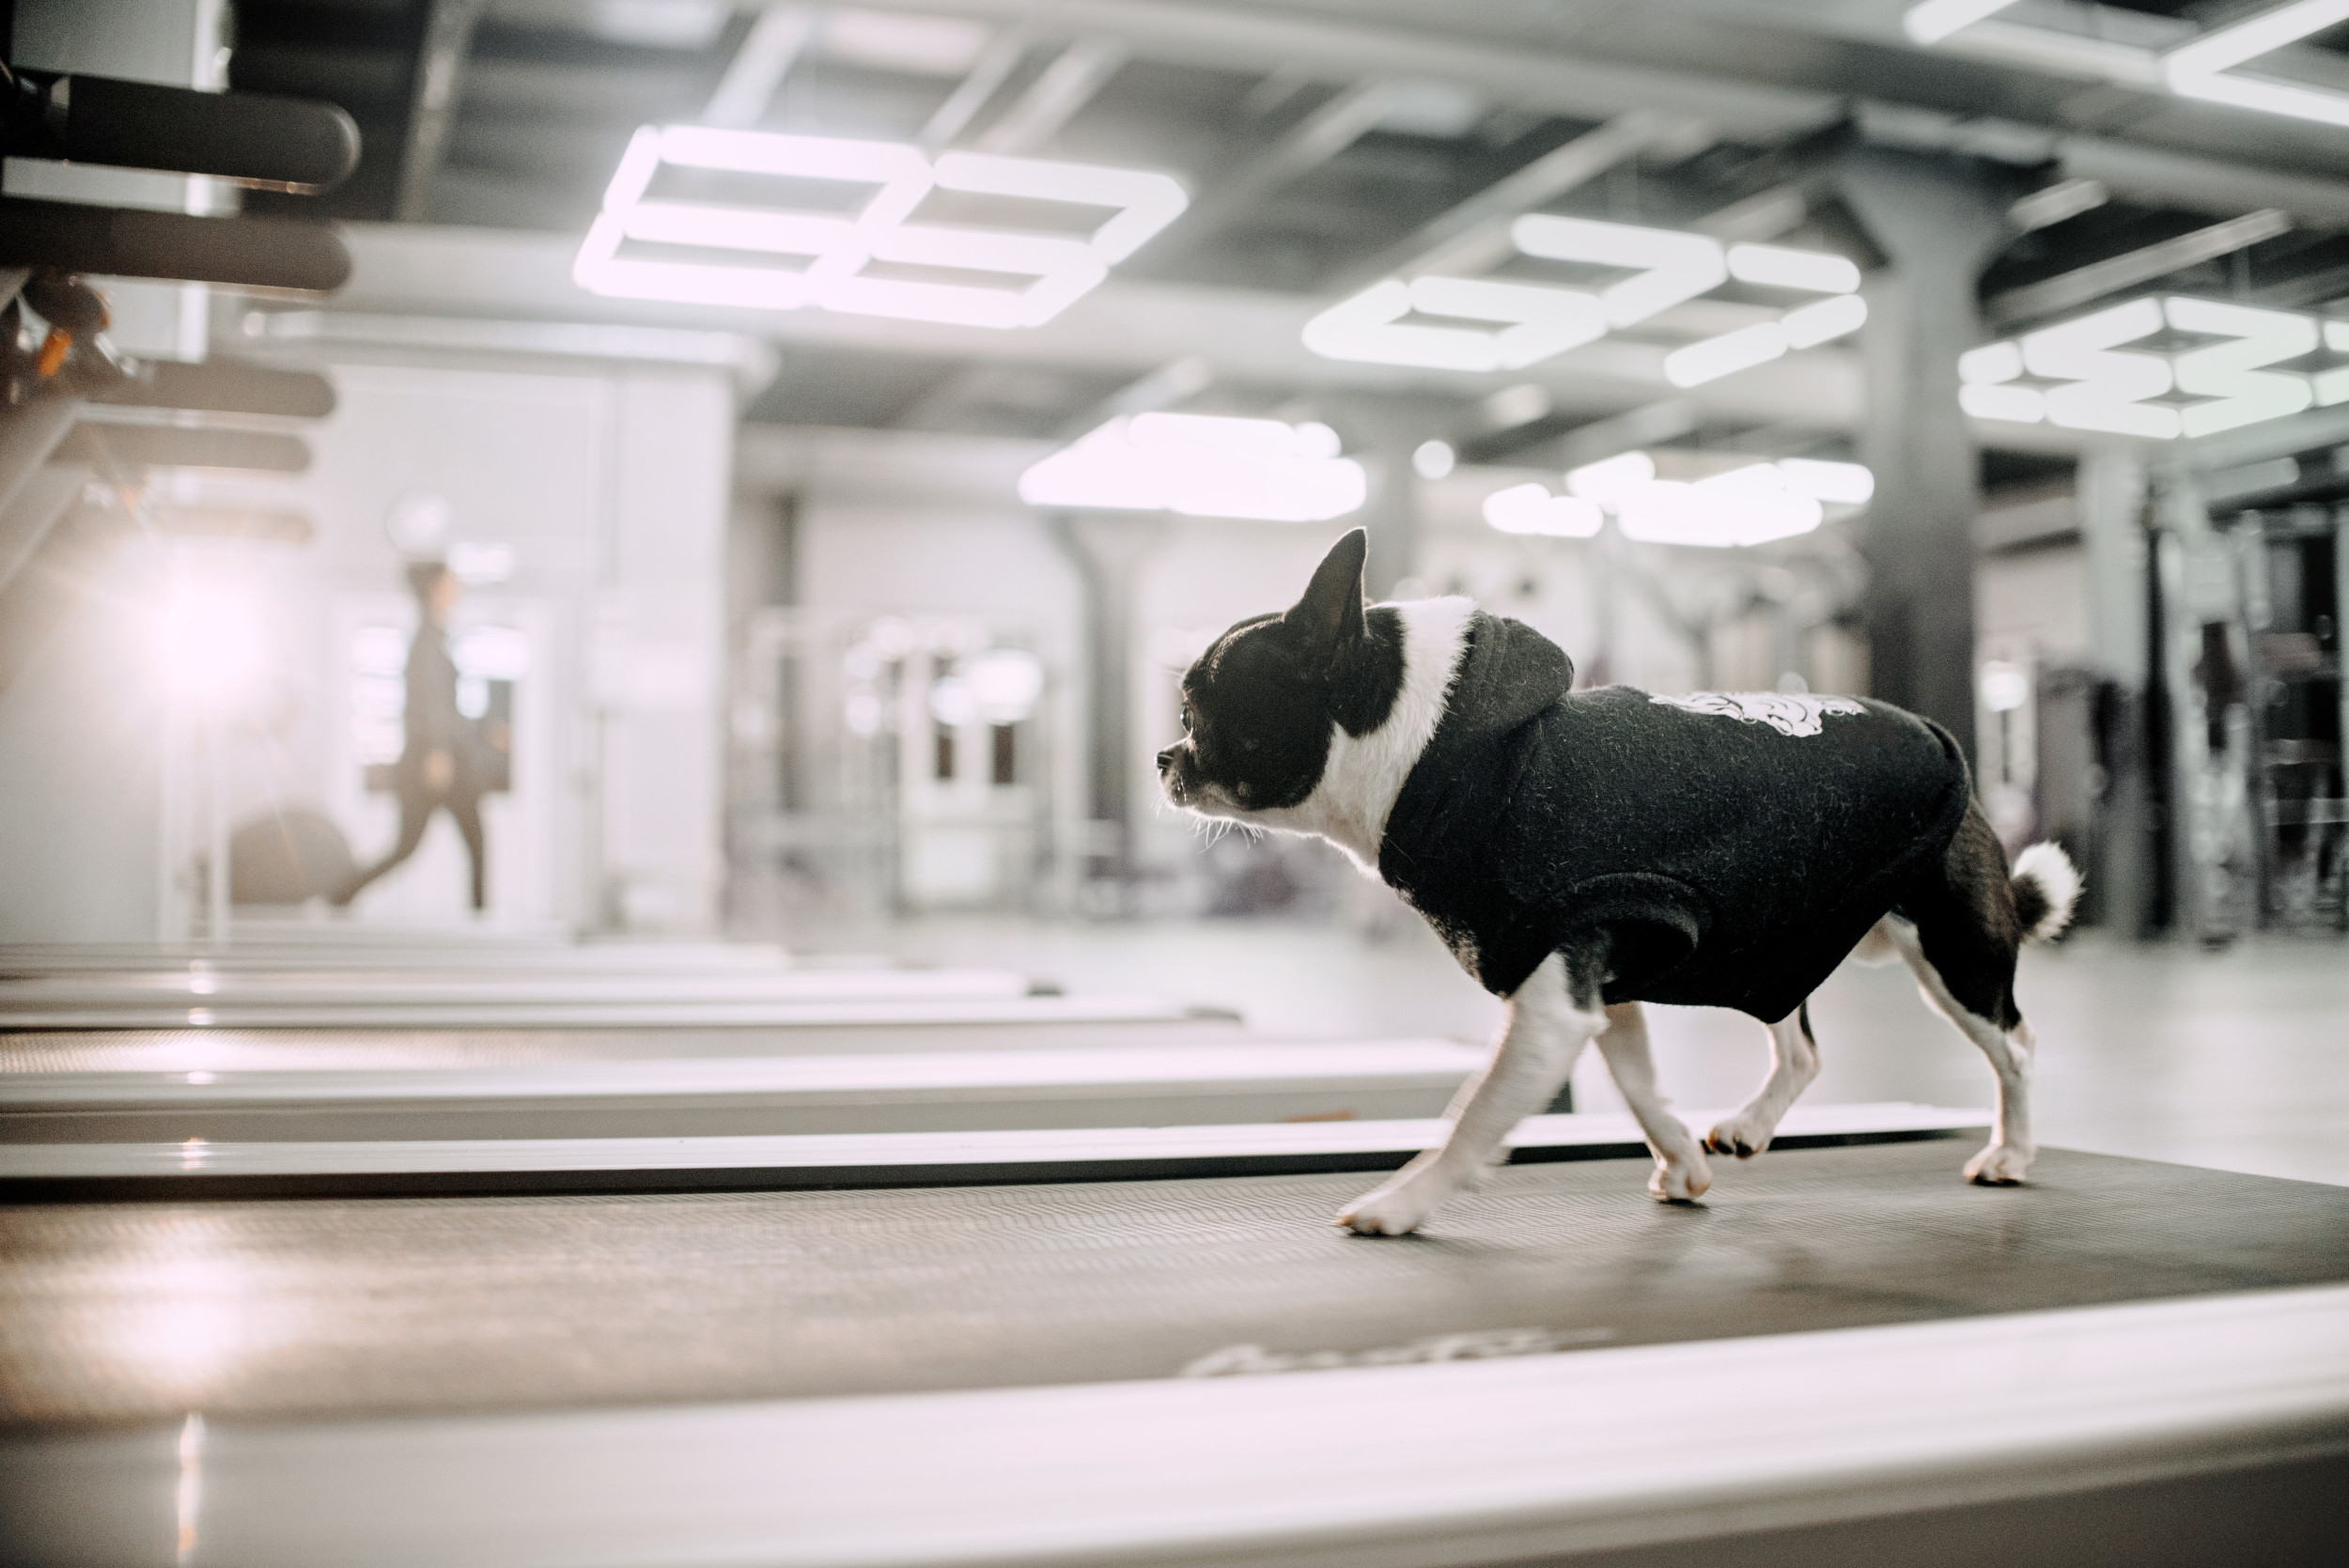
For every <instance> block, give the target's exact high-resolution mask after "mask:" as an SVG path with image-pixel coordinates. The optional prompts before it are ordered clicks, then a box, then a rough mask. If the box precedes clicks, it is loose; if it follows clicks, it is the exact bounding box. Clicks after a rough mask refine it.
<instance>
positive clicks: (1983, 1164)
mask: <svg viewBox="0 0 2349 1568" xmlns="http://www.w3.org/2000/svg"><path fill="white" fill-rule="evenodd" d="M1939 869H1940V873H1941V874H1940V875H1939V876H1937V877H1928V878H1927V879H1926V881H1925V882H1924V883H1923V884H1922V885H1921V886H1920V887H1918V888H1916V889H1913V890H1911V892H1910V893H1909V894H1908V895H1907V896H1905V897H1904V898H1903V899H1902V900H1901V902H1900V905H1899V906H1898V908H1895V910H1894V911H1893V912H1894V914H1895V915H1896V916H1899V917H1902V918H1898V919H1894V920H1891V921H1890V922H1888V923H1887V925H1888V927H1889V929H1890V933H1891V936H1892V940H1893V942H1894V944H1895V945H1896V946H1898V947H1899V949H1900V953H1901V956H1902V957H1903V958H1904V959H1906V960H1907V963H1908V967H1909V969H1910V970H1911V971H1913V972H1914V973H1915V974H1916V976H1917V985H1918V987H1919V989H1921V990H1922V991H1923V992H1924V997H1925V1001H1926V1002H1927V1004H1929V1005H1930V1006H1931V1007H1932V1008H1933V1010H1934V1011H1935V1012H1937V1013H1938V1014H1940V1015H1941V1016H1942V1017H1945V1018H1947V1019H1949V1020H1950V1022H1951V1023H1952V1024H1954V1025H1956V1026H1957V1031H1958V1032H1959V1033H1961V1034H1963V1035H1965V1036H1966V1038H1967V1039H1968V1040H1971V1041H1972V1042H1973V1043H1974V1045H1975V1047H1976V1048H1979V1049H1980V1050H1981V1052H1982V1054H1983V1056H1984V1057H1986V1058H1988V1059H1989V1062H1990V1070H1991V1072H1992V1073H1993V1074H1994V1075H1995V1076H1996V1077H1997V1079H1998V1082H1999V1098H1998V1110H1997V1111H1996V1113H1995V1115H1994V1118H1993V1121H1992V1125H1991V1132H1990V1142H1989V1144H1988V1146H1987V1147H1985V1148H1983V1151H1982V1152H1981V1153H1980V1154H1978V1155H1976V1156H1974V1157H1973V1158H1972V1159H1970V1160H1968V1161H1967V1162H1966V1179H1967V1180H1968V1181H1970V1182H1979V1183H1981V1184H1982V1185H1983V1186H1985V1187H2006V1186H2012V1185H2014V1184H2015V1183H2017V1182H2020V1181H2021V1180H2022V1179H2023V1177H2024V1174H2025V1173H2026V1172H2029V1171H2030V1162H2031V1157H2032V1156H2033V1155H2035V1154H2037V1153H2038V1146H2037V1145H2036V1144H2035V1143H2033V1142H2032V1141H2031V1132H2030V1078H2031V1057H2032V1054H2033V1051H2034V1042H2033V1040H2032V1037H2031V1031H2030V1025H2029V1024H2027V1023H2025V1022H2024V1021H2023V1015H2022V1013H2021V1011H2020V1010H2019V1009H2018V1008H2016V1006H2015V949H2016V948H2017V947H2019V946H2020V945H2021V942H2022V939H2023V932H2022V928H2021V924H2020V922H2019V921H2018V919H2017V917H2016V909H2015V893H2014V889H2013V887H2012V885H2011V883H2010V881H2009V877H2008V873H2007V866H2006V854H2005V851H2003V850H2002V849H2000V848H1999V841H1998V839H1997V838H1996V837H1995V836H1993V835H1992V833H1991V831H1990V824H1989V822H1988V821H1987V820H1986V819H1985V818H1984V817H1983V815H1982V808H1981V806H1979V805H1976V806H1975V807H1974V808H1973V809H1972V810H1971V811H1969V812H1968V814H1967V816H1966V820H1965V821H1964V823H1962V824H1961V825H1960V826H1959V828H1958V831H1957V836H1956V837H1955V838H1954V839H1952V841H1951V843H1950V847H1949V851H1948V853H1947V854H1946V855H1944V856H1943V857H1942V864H1941V867H1940V868H1939Z"/></svg>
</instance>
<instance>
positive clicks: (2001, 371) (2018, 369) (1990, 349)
mask: <svg viewBox="0 0 2349 1568" xmlns="http://www.w3.org/2000/svg"><path fill="white" fill-rule="evenodd" d="M2022 373H2023V347H2022V345H2021V344H2019V343H1985V344H1983V346H1982V347H1981V348H1979V349H1967V350H1966V351H1965V352H1964V353H1962V354H1960V355H1958V356H1957V379H1958V380H1961V381H1964V382H1965V383H1967V384H1968V386H1972V385H1975V384H1977V383H1983V384H1987V383H1993V382H1998V381H2011V380H2015V377H2017V376H2020V375H2021V374H2022Z"/></svg>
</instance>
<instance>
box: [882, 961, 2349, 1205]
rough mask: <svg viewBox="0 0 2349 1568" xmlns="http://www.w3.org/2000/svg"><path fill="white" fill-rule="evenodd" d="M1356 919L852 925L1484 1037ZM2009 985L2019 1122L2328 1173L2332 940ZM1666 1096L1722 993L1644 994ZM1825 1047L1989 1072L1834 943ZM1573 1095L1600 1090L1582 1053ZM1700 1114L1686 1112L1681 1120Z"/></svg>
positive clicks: (1290, 1009) (1683, 1086)
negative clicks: (2015, 1004) (1712, 998)
mask: <svg viewBox="0 0 2349 1568" xmlns="http://www.w3.org/2000/svg"><path fill="white" fill-rule="evenodd" d="M1382 924H1387V929H1386V930H1385V931H1384V932H1383V933H1382V934H1381V935H1380V936H1378V937H1377V938H1375V939H1374V938H1365V937H1363V936H1361V935H1360V934H1358V933H1357V932H1355V931H1351V930H1347V929H1343V928H1340V927H1335V926H1312V925H1301V924H1297V925H1292V924H1279V923H1274V922H1256V921H1232V922H1226V923H1219V922H1205V923H1197V922H1186V923H1181V924H1155V923H1146V922H1145V923H1133V924H1109V923H1103V924H1083V925H1079V924H1044V923H1024V924H1023V923H1019V922H1010V921H1005V920H1003V919H1001V918H1000V917H997V918H990V919H988V920H987V921H984V922H981V921H975V920H974V921H968V922H964V921H956V920H945V919H931V920H926V921H917V922H913V923H910V924H903V925H899V926H896V927H894V928H893V929H891V930H889V931H886V932H883V933H880V934H879V935H878V936H877V937H876V938H875V939H873V940H872V941H871V942H869V943H865V944H863V945H867V946H872V945H879V946H881V947H885V948H887V949H888V950H889V951H891V952H893V953H894V954H896V955H899V956H900V957H903V958H906V959H909V960H912V961H919V962H926V963H945V964H966V963H968V964H1005V965H1011V966H1014V967H1019V968H1023V969H1025V970H1028V971H1029V972H1032V973H1034V974H1037V975H1039V976H1045V977H1049V978H1051V979H1054V980H1057V981H1059V982H1061V983H1062V984H1063V985H1065V986H1067V987H1068V988H1069V989H1071V990H1089V991H1112V990H1128V991H1149V992H1155V993H1158V994H1160V995H1165V996H1169V997H1174V998H1178V999H1180V1000H1183V1001H1195V1002H1199V1003H1203V1004H1212V1005H1219V1006H1229V1007H1236V1008H1237V1009H1239V1010H1240V1011H1241V1012H1243V1013H1244V1014H1245V1015H1246V1016H1247V1017H1248V1019H1249V1021H1250V1023H1251V1024H1252V1025H1253V1026H1254V1027H1255V1028H1256V1029H1258V1030H1260V1031H1262V1032H1267V1033H1271V1034H1279V1035H1284V1036H1287V1037H1291V1038H1297V1039H1313V1038H1338V1037H1346V1036H1353V1037H1357V1038H1374V1037H1386V1038H1392V1037H1398V1036H1405V1035H1446V1036H1452V1037H1456V1038H1459V1039H1463V1040H1471V1041H1482V1040H1485V1039H1488V1038H1490V1036H1491V1034H1492V1032H1493V1029H1494V1027H1495V1024H1496V1021H1497V1020H1498V1018H1499V1017H1500V1013H1501V1009H1500V1004H1499V1003H1497V1002H1496V1001H1493V1000H1492V999H1491V998H1489V997H1487V996H1486V995H1485V994H1484V993H1483V992H1482V991H1480V990H1478V989H1477V987H1476V986H1474V985H1473V984H1472V983H1471V982H1470V981H1469V980H1468V979H1467V978H1466V977H1465V976H1464V975H1462V973H1461V972H1460V970H1459V969H1458V968H1457V967H1456V966H1455V964H1454V963H1453V961H1452V958H1451V955H1449V954H1447V953H1445V952H1444V950H1443V949H1442V947H1441V946H1440V945H1439V944H1438V943H1437V941H1436V940H1435V939H1434V938H1433V937H1432V936H1431V935H1430V934H1429V933H1428V932H1427V930H1426V929H1425V927H1423V926H1422V925H1420V924H1419V923H1418V922H1417V921H1416V920H1408V921H1405V922H1395V923H1382ZM2015 994H2016V997H2017V1000H2018V1001H2020V1002H2021V1004H2022V1008H2023V1013H2024V1016H2025V1017H2028V1018H2029V1019H2030V1021H2031V1024H2032V1027H2033V1028H2034V1029H2035V1030H2036V1031H2037V1032H2038V1035H2039V1042H2040V1072H2039V1094H2038V1097H2037V1104H2036V1108H2035V1109H2036V1120H2037V1124H2038V1129H2039V1139H2040V1141H2041V1142H2042V1143H2043V1144H2045V1145H2048V1146H2051V1147H2059V1148H2070V1149H2081V1150H2088V1151H2092V1152H2094V1153H2099V1154H2118V1155H2133V1156H2136V1157H2140V1158H2146V1159H2163V1160H2173V1161H2177V1162H2179V1163H2182V1164H2191V1165H2201V1166H2207V1167H2210V1168H2212V1169H2215V1170H2221V1171H2239V1172H2247V1173H2249V1174H2253V1175H2265V1176H2286V1177H2293V1178H2296V1179H2299V1180H2303V1181H2322V1182H2333V1183H2337V1184H2341V1185H2349V1139H2343V1138H2342V1137H2341V1128H2342V1127H2343V1126H2349V1074H2343V1073H2342V1072H2341V1071H2340V1070H2339V1069H2340V1062H2341V1057H2342V1055H2343V1054H2344V1053H2349V1027H2345V1026H2344V1020H2349V951H2344V948H2343V945H2342V944H2341V943H2340V942H2339V941H2335V940H2321V939H2319V940H2309V939H2272V940H2251V941H2245V942H2241V943H2238V944H2237V945H2235V946H2234V947H2232V948H2231V949H2228V950H2227V951H2224V952H2219V953H2206V952H2203V951H2201V950H2200V949H2199V948H2195V947H2192V946H2187V945H2183V944H2180V945H2170V944H2151V945H2139V944H2135V943H2127V942H2117V941H2110V940H2108V939H2104V938H2103V937H2101V936H2100V935H2098V934H2097V933H2095V932H2082V933H2079V934H2078V935H2077V936H2076V937H2074V938H2073V939H2069V940H2067V941H2065V942H2064V943H2063V944H2061V946H2059V947H2055V948H2051V949H2050V948H2033V949H2028V950H2026V951H2025V953H2024V955H2023V966H2022V973H2021V976H2020V977H2019V978H2018V980H2017V981H2016V983H2015ZM1649 1011H1650V1032H1651V1033H1652V1035H1653V1036H1654V1039H1655V1042H1656V1050H1657V1064H1658V1067H1659V1069H1660V1071H1661V1073H1662V1076H1663V1080H1664V1084H1665V1086H1666V1088H1667V1090H1668V1091H1669V1092H1670V1094H1672V1100H1673V1102H1674V1104H1676V1105H1678V1106H1680V1107H1684V1108H1690V1109H1694V1108H1707V1109H1710V1108H1722V1107H1734V1106H1735V1105H1738V1104H1741V1103H1743V1101H1744V1100H1745V1098H1746V1096H1747V1095H1748V1094H1750V1093H1751V1092H1752V1090H1753V1088H1754V1087H1755V1085H1757V1084H1758V1083H1759V1082H1760V1081H1761V1079H1762V1075H1763V1073H1764V1071H1765V1069H1766V1065H1767V1063H1768V1048H1767V1042H1766V1036H1765V1034H1764V1032H1763V1031H1762V1029H1761V1028H1760V1026H1758V1025H1756V1024H1755V1023H1754V1022H1753V1021H1752V1020H1751V1019H1749V1018H1746V1017H1743V1016H1742V1015H1739V1014H1734V1013H1723V1012H1714V1011H1706V1010H1696V1009H1685V1008H1672V1007H1657V1008H1651V1009H1650V1010H1649ZM1812 1025H1813V1027H1814V1029H1815V1030H1816V1032H1817V1034H1818V1038H1819V1049H1820V1054H1821V1056H1822V1057H1823V1058H1824V1061H1825V1065H1824V1067H1823V1070H1822V1071H1821V1073H1820V1075H1819V1079H1818V1081H1817V1082H1816V1083H1814V1084H1813V1085H1812V1087H1811V1090H1810V1092H1809V1094H1807V1095H1806V1096H1805V1099H1806V1101H1807V1102H1808V1103H1811V1104H1828V1103H1833V1102H1837V1101H1869V1100H1915V1101H1921V1102H1925V1103H1930V1104H1934V1105H1943V1106H1954V1107H1969V1106H1986V1105H1988V1104H1989V1102H1990V1074H1989V1071H1988V1069H1987V1068H1986V1067H1985V1066H1984V1064H1983V1062H1982V1060H1981V1058H1980V1057H1979V1056H1978V1055H1977V1054H1976V1053H1975V1052H1974V1050H1973V1048H1971V1047H1970V1046H1968V1045H1967V1044H1966V1043H1965V1042H1964V1041H1963V1040H1962V1039H1960V1038H1959V1037H1958V1034H1957V1032H1955V1031H1954V1030H1952V1029H1951V1028H1950V1027H1949V1026H1948V1025H1947V1024H1944V1023H1943V1022H1941V1021H1940V1020H1939V1019H1938V1018H1937V1017H1934V1016H1933V1015H1931V1014H1930V1013H1928V1012H1927V1011H1926V1010H1925V1007H1924V1004H1923V1002H1922V1001H1921V1000H1920V999H1919V997H1918V995H1917V988H1916V986H1915V985H1914V984H1913V983H1912V982H1911V981H1910V979H1909V977H1908V972H1907V970H1906V969H1904V968H1902V967H1901V966H1899V965H1897V964H1895V965H1892V966H1890V967H1889V968H1883V969H1865V968H1861V967H1860V966H1858V965H1855V964H1845V965H1844V966H1843V968H1842V969H1841V970H1838V971H1837V972H1836V974H1835V975H1834V977H1833V978H1832V979H1830V980H1829V981H1828V983H1827V985H1826V986H1823V987H1821V989H1820V990H1819V992H1818V994H1817V996H1816V997H1814V998H1813V1000H1812ZM1574 1085H1575V1094H1576V1102H1575V1103H1576V1106H1577V1108H1578V1109H1580V1110H1619V1109H1621V1106H1622V1102H1621V1101H1620V1100H1619V1099H1618V1098H1617V1097H1616V1095H1615V1093H1614V1089H1613V1086H1612V1085H1611V1084H1610V1083H1609V1082H1608V1081H1607V1076H1606V1072H1605V1069H1604V1068H1603V1067H1602V1066H1601V1065H1600V1064H1599V1062H1598V1060H1597V1055H1596V1053H1595V1052H1592V1053H1588V1054H1586V1056H1585V1057H1584V1059H1583V1061H1582V1063H1580V1065H1579V1067H1578V1068H1577V1069H1576V1072H1575V1079H1574ZM1699 1130H1700V1131H1702V1130H1703V1129H1702V1128H1700V1129H1699Z"/></svg>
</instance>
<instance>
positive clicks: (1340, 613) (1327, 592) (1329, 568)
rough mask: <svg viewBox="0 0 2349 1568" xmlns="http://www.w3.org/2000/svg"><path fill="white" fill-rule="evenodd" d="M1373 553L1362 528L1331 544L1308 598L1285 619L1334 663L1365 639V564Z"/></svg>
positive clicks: (1293, 606) (1285, 616)
mask: <svg viewBox="0 0 2349 1568" xmlns="http://www.w3.org/2000/svg"><path fill="white" fill-rule="evenodd" d="M1369 553H1370V536H1369V535H1368V534H1365V533H1364V532H1362V530H1361V529H1359V528H1357V529H1354V530H1353V531H1352V532H1350V533H1348V534H1347V535H1346V537H1344V538H1342V539H1340V540H1339V541H1338V542H1337V543H1336V544H1334V545H1331V546H1330V553H1329V554H1327V555H1325V556H1323V557H1322V558H1321V565H1320V566H1318V567H1315V568H1314V580H1313V581H1312V582H1309V583H1307V584H1306V585H1305V597H1304V598H1300V599H1299V600H1298V601H1297V602H1296V603H1295V604H1294V605H1292V606H1290V608H1289V611H1288V613H1286V614H1284V615H1283V616H1282V617H1281V619H1282V621H1283V623H1284V624H1285V625H1288V626H1290V627H1293V628H1295V629H1297V630H1298V631H1299V632H1301V633H1303V635H1304V637H1305V640H1306V642H1307V644H1309V645H1310V646H1312V647H1315V648H1316V649H1319V650H1322V651H1324V652H1326V653H1327V654H1328V655H1329V657H1330V662H1331V663H1332V664H1335V663H1337V662H1339V661H1340V660H1342V659H1343V658H1344V657H1345V655H1346V653H1347V652H1348V651H1350V650H1351V649H1352V648H1353V646H1354V645H1355V644H1357V643H1360V642H1361V640H1362V562H1363V560H1364V558H1365V557H1367V556H1368V554H1369Z"/></svg>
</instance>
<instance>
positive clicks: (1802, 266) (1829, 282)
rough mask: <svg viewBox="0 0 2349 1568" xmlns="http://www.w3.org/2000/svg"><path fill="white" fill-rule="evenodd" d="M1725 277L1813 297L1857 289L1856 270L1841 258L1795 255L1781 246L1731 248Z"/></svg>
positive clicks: (1823, 254) (1813, 253) (1815, 253)
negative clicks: (1803, 293) (1802, 290)
mask: <svg viewBox="0 0 2349 1568" xmlns="http://www.w3.org/2000/svg"><path fill="white" fill-rule="evenodd" d="M1727 259H1728V263H1729V275H1730V276H1731V277H1733V278H1735V279H1736V280H1737V281H1738V282H1740V283H1758V284H1763V285H1766V286H1767V287H1772V288H1801V289H1806V290H1808V291H1810V292H1811V293H1813V294H1848V293H1850V292H1851V291H1852V290H1853V289H1855V288H1858V287H1859V268H1858V267H1856V266H1854V265H1853V264H1852V263H1851V261H1850V259H1849V258H1848V257H1845V256H1830V255H1828V254H1827V253H1826V252H1824V251H1795V250H1788V249H1787V248H1786V247H1784V246H1783V245H1732V246H1730V247H1729V256H1728V257H1727Z"/></svg>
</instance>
